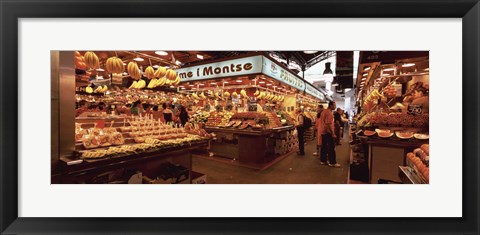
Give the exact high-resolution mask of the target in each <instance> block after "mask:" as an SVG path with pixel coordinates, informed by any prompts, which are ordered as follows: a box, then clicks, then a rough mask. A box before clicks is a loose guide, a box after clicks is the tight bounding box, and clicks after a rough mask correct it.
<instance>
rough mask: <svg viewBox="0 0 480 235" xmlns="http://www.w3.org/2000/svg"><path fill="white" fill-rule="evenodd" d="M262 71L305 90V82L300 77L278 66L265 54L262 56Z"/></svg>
mask: <svg viewBox="0 0 480 235" xmlns="http://www.w3.org/2000/svg"><path fill="white" fill-rule="evenodd" d="M262 73H263V74H265V75H267V76H269V77H272V78H274V79H276V80H278V81H280V82H283V83H285V84H288V85H290V86H292V87H295V88H297V89H299V90H301V91H303V90H305V82H304V81H303V80H302V79H301V78H300V77H297V75H295V74H293V73H291V72H289V71H288V70H286V69H284V68H282V67H280V66H279V65H277V64H276V63H275V62H273V61H271V60H270V59H268V58H267V57H265V56H264V57H263V68H262Z"/></svg>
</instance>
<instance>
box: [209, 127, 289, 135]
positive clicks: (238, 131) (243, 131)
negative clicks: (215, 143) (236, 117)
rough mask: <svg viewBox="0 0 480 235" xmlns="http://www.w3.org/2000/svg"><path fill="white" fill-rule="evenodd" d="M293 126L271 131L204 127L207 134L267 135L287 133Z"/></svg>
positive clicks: (276, 128)
mask: <svg viewBox="0 0 480 235" xmlns="http://www.w3.org/2000/svg"><path fill="white" fill-rule="evenodd" d="M293 129H294V127H293V126H282V127H275V128H272V129H258V130H255V129H238V128H232V127H212V126H207V127H205V130H206V131H208V132H214V133H215V132H225V133H233V134H239V135H269V134H271V133H275V132H283V131H288V130H293Z"/></svg>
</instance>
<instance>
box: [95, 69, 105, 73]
mask: <svg viewBox="0 0 480 235" xmlns="http://www.w3.org/2000/svg"><path fill="white" fill-rule="evenodd" d="M97 71H100V72H103V71H105V69H102V68H98V69H97Z"/></svg>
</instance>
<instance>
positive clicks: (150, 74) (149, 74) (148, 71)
mask: <svg viewBox="0 0 480 235" xmlns="http://www.w3.org/2000/svg"><path fill="white" fill-rule="evenodd" d="M145 77H147V78H148V79H152V78H154V77H155V70H154V69H153V67H152V66H148V67H147V68H146V69H145Z"/></svg>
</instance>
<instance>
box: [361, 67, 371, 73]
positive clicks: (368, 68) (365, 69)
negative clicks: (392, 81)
mask: <svg viewBox="0 0 480 235" xmlns="http://www.w3.org/2000/svg"><path fill="white" fill-rule="evenodd" d="M370 69H371V68H370V66H367V67H365V68H364V69H363V71H365V72H366V71H369V70H370Z"/></svg>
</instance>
